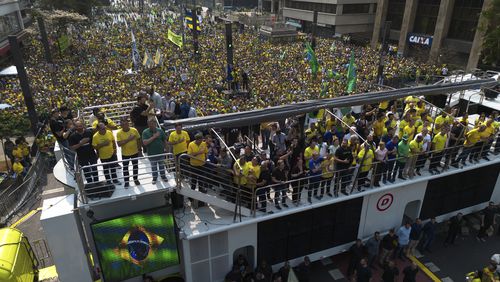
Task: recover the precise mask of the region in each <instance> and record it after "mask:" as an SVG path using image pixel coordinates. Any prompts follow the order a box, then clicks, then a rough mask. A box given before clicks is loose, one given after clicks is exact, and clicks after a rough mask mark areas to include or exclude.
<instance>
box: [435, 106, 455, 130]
mask: <svg viewBox="0 0 500 282" xmlns="http://www.w3.org/2000/svg"><path fill="white" fill-rule="evenodd" d="M452 122H453V117H452V116H449V115H448V113H447V112H446V111H442V112H441V114H440V115H439V116H437V117H436V118H435V119H434V134H437V133H438V132H439V131H440V130H441V126H443V125H444V124H448V125H450V124H452Z"/></svg>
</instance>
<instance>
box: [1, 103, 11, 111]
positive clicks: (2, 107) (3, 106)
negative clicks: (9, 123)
mask: <svg viewBox="0 0 500 282" xmlns="http://www.w3.org/2000/svg"><path fill="white" fill-rule="evenodd" d="M11 107H12V106H11V105H9V104H0V110H5V109H7V108H11Z"/></svg>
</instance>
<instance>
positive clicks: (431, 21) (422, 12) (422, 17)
mask: <svg viewBox="0 0 500 282" xmlns="http://www.w3.org/2000/svg"><path fill="white" fill-rule="evenodd" d="M440 2H441V1H440V0H420V1H418V6H417V15H416V17H415V25H414V27H413V32H415V33H422V34H434V29H435V28H436V21H437V16H438V13H439V4H440Z"/></svg>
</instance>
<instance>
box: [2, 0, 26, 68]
mask: <svg viewBox="0 0 500 282" xmlns="http://www.w3.org/2000/svg"><path fill="white" fill-rule="evenodd" d="M27 9H28V4H27V1H21V2H19V1H16V0H14V1H11V0H0V61H2V60H1V59H2V58H3V57H4V56H5V55H6V53H7V52H8V50H9V41H8V36H9V35H16V36H17V37H18V40H21V39H22V37H23V36H24V34H25V33H24V26H25V23H27V22H28V21H29V16H28V14H27V13H26V10H27Z"/></svg>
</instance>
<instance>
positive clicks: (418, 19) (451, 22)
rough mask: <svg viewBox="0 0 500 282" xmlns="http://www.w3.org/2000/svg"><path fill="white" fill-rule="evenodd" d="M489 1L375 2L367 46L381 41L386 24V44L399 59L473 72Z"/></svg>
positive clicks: (395, 0)
mask: <svg viewBox="0 0 500 282" xmlns="http://www.w3.org/2000/svg"><path fill="white" fill-rule="evenodd" d="M490 3H491V0H378V3H377V10H376V16H375V21H374V27H373V34H372V40H371V44H372V47H375V46H376V45H377V44H378V43H379V42H380V40H381V38H382V33H383V32H384V26H385V24H386V23H387V22H390V31H389V32H388V33H387V34H388V35H389V40H390V41H392V42H395V43H397V45H398V53H399V54H400V55H404V56H406V55H420V56H424V57H426V58H428V59H429V61H430V62H438V63H445V62H449V61H452V62H455V63H456V64H458V65H466V66H467V67H466V69H467V70H472V69H474V68H476V66H477V64H478V61H479V56H480V53H481V44H482V41H483V34H482V33H483V32H482V31H481V30H480V29H478V28H477V27H478V26H480V25H481V22H482V21H485V19H484V18H483V17H482V16H481V12H482V11H483V10H485V9H487V8H488V7H489V5H490Z"/></svg>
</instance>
